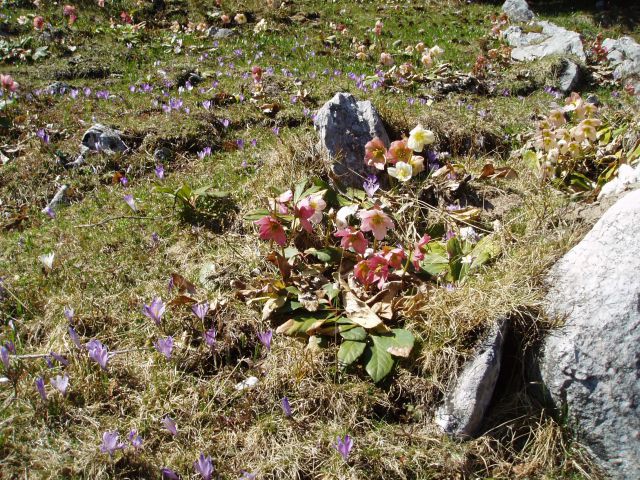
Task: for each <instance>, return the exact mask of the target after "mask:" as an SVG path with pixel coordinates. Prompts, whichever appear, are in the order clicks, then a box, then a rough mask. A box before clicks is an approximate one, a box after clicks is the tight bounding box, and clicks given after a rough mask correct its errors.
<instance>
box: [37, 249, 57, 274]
mask: <svg viewBox="0 0 640 480" xmlns="http://www.w3.org/2000/svg"><path fill="white" fill-rule="evenodd" d="M55 256H56V254H55V253H54V252H51V253H46V254H44V255H40V256H39V257H38V258H39V260H40V261H41V262H42V265H44V268H45V269H46V270H52V269H53V260H54V259H55Z"/></svg>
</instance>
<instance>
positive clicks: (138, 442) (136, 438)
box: [128, 430, 142, 450]
mask: <svg viewBox="0 0 640 480" xmlns="http://www.w3.org/2000/svg"><path fill="white" fill-rule="evenodd" d="M128 438H129V442H130V443H131V446H132V447H133V448H135V449H136V450H139V449H141V448H142V437H141V436H140V435H138V432H137V431H135V430H131V431H130V432H129V435H128Z"/></svg>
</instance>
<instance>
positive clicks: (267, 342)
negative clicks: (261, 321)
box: [258, 330, 273, 350]
mask: <svg viewBox="0 0 640 480" xmlns="http://www.w3.org/2000/svg"><path fill="white" fill-rule="evenodd" d="M272 338H273V330H268V331H266V332H261V333H258V340H260V343H261V344H262V345H264V346H265V347H266V349H267V350H271V339H272Z"/></svg>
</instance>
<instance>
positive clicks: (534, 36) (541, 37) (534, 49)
mask: <svg viewBox="0 0 640 480" xmlns="http://www.w3.org/2000/svg"><path fill="white" fill-rule="evenodd" d="M536 25H537V27H538V28H539V29H540V31H539V32H537V31H534V32H524V31H523V30H522V28H520V27H516V26H511V27H509V28H507V30H505V33H504V35H505V39H506V41H507V43H508V44H509V45H510V46H511V47H514V48H513V50H511V58H513V59H514V60H517V61H531V60H536V59H539V58H545V57H549V56H551V55H575V56H576V57H577V58H579V59H580V60H583V61H584V60H585V59H586V55H585V53H584V49H583V47H582V40H580V35H579V34H578V33H576V32H572V31H570V30H567V29H565V28H562V27H559V26H558V25H555V24H553V23H551V22H546V21H542V22H538V23H537V24H536Z"/></svg>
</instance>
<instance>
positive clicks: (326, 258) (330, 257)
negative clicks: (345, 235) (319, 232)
mask: <svg viewBox="0 0 640 480" xmlns="http://www.w3.org/2000/svg"><path fill="white" fill-rule="evenodd" d="M304 253H305V255H313V256H314V257H316V258H317V259H318V260H320V261H321V262H325V263H335V264H337V263H340V260H341V259H342V249H341V248H333V247H327V248H321V249H317V248H308V249H307V250H305V251H304Z"/></svg>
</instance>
